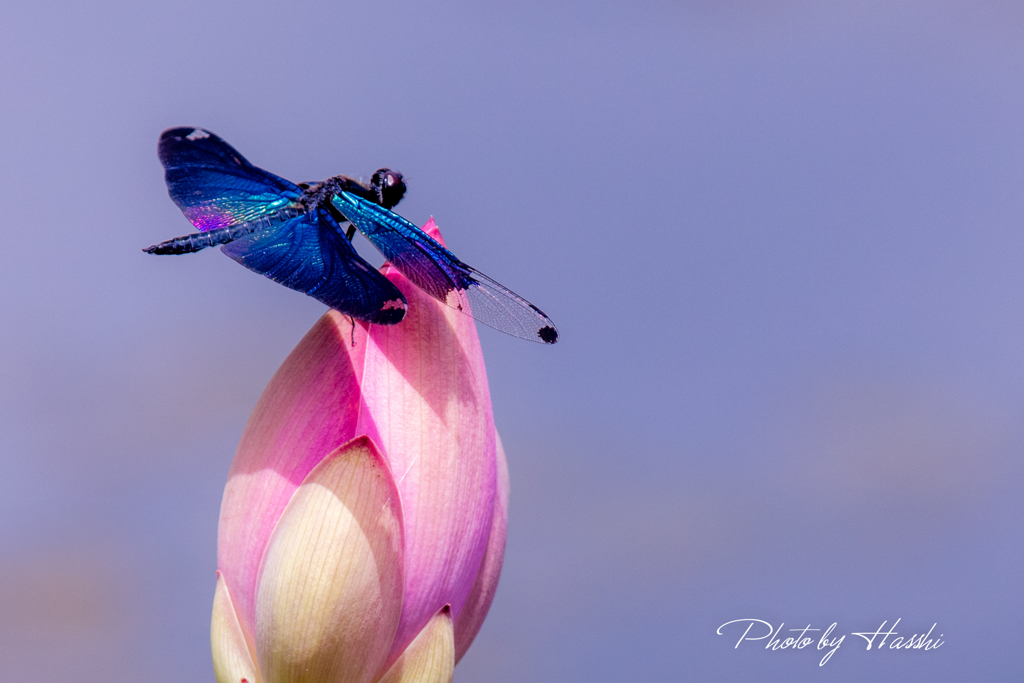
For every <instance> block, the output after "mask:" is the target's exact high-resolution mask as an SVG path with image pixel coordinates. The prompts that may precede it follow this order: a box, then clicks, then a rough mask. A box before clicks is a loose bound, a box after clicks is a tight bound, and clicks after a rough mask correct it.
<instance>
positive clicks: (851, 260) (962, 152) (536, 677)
mask: <svg viewBox="0 0 1024 683" xmlns="http://www.w3.org/2000/svg"><path fill="white" fill-rule="evenodd" d="M3 14H4V18H3V21H2V22H0V65H2V66H0V124H2V125H0V188H2V192H0V215H2V216H3V222H4V228H3V240H2V243H0V244H2V247H0V254H2V256H3V259H2V260H3V264H4V265H3V267H2V268H0V320H2V321H3V322H2V324H0V468H2V475H0V671H3V672H4V673H3V677H4V678H5V679H8V680H12V681H13V680H17V681H21V682H23V683H36V682H50V681H65V680H72V679H73V680H77V681H103V682H105V683H122V682H124V683H129V682H131V683H134V682H136V681H140V680H145V681H147V683H180V682H181V681H212V680H213V675H212V666H211V663H210V652H209V620H210V610H211V606H212V597H213V590H214V583H215V577H214V570H215V568H216V559H215V558H216V525H217V516H218V509H219V505H220V498H221V491H222V487H223V485H224V481H225V477H226V474H227V471H228V466H229V463H230V460H231V457H232V454H233V452H234V448H235V444H236V443H237V440H238V437H239V435H240V434H241V431H242V427H243V425H244V423H245V420H246V418H247V417H248V414H249V412H250V411H251V410H252V407H253V406H254V404H255V402H256V399H257V397H258V396H259V394H260V392H261V391H262V389H263V387H264V386H265V384H266V382H267V381H268V380H269V379H270V377H271V375H272V374H273V373H274V371H275V370H276V368H277V367H278V365H279V364H280V363H281V361H282V360H283V359H284V358H285V356H286V355H287V353H288V352H289V351H290V349H291V348H292V347H293V346H294V345H295V344H296V343H297V342H298V340H299V339H300V338H301V337H302V335H303V334H304V333H305V331H306V330H307V329H308V328H309V327H310V326H311V325H312V324H313V323H314V321H315V320H316V319H317V318H318V317H319V316H320V315H321V313H322V312H323V310H324V306H322V305H321V304H320V303H318V302H316V301H315V300H313V299H310V298H307V297H303V296H301V295H299V294H297V293H295V292H292V291H290V290H287V289H285V288H283V287H280V286H279V285H276V284H274V283H272V282H270V281H269V280H266V279H264V278H260V277H257V276H255V275H253V274H252V273H249V272H248V271H246V270H244V269H242V268H239V267H238V266H237V265H235V264H234V263H232V262H231V261H230V260H228V259H226V258H224V257H223V256H222V255H221V254H218V253H217V252H216V251H213V250H210V252H209V253H207V252H204V253H201V254H198V255H195V256H192V257H189V258H174V259H171V258H167V259H163V258H155V257H152V256H149V255H146V254H143V253H142V252H141V251H140V249H141V248H142V247H145V246H147V245H150V244H153V243H155V242H158V241H161V240H164V239H168V238H170V237H173V236H177V235H181V234H184V233H186V232H189V228H190V226H189V225H188V223H187V221H186V220H185V219H184V217H183V216H182V215H181V213H180V212H179V210H178V209H177V208H176V207H175V206H174V204H173V203H172V202H171V201H170V200H169V199H168V197H167V193H166V187H165V185H164V182H163V170H162V168H161V166H160V164H159V162H158V160H157V157H156V142H157V137H158V136H159V134H160V132H161V131H162V130H163V129H165V128H168V127H172V126H181V125H192V126H202V127H205V128H209V129H210V130H213V131H215V132H216V133H218V134H219V135H221V136H222V137H224V138H225V139H226V140H228V141H229V142H230V143H231V144H233V145H234V146H236V147H237V148H238V149H239V150H240V151H241V152H242V153H243V154H245V155H246V156H247V157H248V159H249V160H250V161H252V162H253V163H255V164H257V165H258V166H261V167H264V168H267V169H269V170H271V171H273V172H275V173H277V174H279V175H282V176H284V177H286V178H289V179H292V180H295V181H303V180H319V179H322V178H324V177H327V176H330V175H334V174H338V173H345V174H349V175H363V176H367V175H368V174H370V173H371V172H372V171H373V170H374V169H376V168H378V167H380V166H389V167H392V168H395V169H398V170H400V171H402V172H403V173H405V175H406V179H407V181H408V184H409V188H410V189H409V193H408V195H407V198H406V199H405V200H404V201H403V203H402V204H401V206H400V207H399V208H400V211H401V213H402V214H403V215H405V216H406V217H408V218H409V219H410V220H412V221H414V222H416V223H419V224H422V223H424V222H425V221H426V220H427V218H429V217H430V216H431V215H433V216H434V217H435V218H436V220H437V222H438V224H439V225H440V226H441V228H442V229H443V231H444V235H445V237H446V239H447V242H448V244H449V246H450V247H451V248H452V249H453V251H455V253H457V254H458V255H459V256H460V258H462V259H463V260H465V261H467V262H468V263H471V264H473V265H474V266H476V267H477V268H479V269H480V270H482V271H483V272H486V273H487V274H488V275H490V276H492V277H494V278H495V279H497V280H498V281H500V282H502V283H505V284H507V285H509V286H510V287H512V288H513V289H514V290H516V291H517V292H519V293H521V294H522V295H524V296H526V297H527V298H528V299H530V300H531V301H533V302H534V303H536V304H537V305H538V306H540V307H541V308H543V309H544V310H545V311H546V312H547V313H548V314H550V315H551V317H552V318H553V319H554V320H555V321H556V322H557V324H558V326H559V330H560V332H561V340H560V342H559V343H558V344H557V345H556V346H554V347H545V346H542V345H537V344H529V343H525V342H522V341H519V340H516V339H513V338H510V337H505V336H503V335H501V334H499V333H496V332H493V331H491V330H490V329H488V328H485V327H481V328H480V334H481V338H482V341H483V345H484V351H485V354H486V358H487V364H488V372H489V377H490V384H491V394H492V398H493V402H494V411H495V421H496V423H497V425H498V428H499V430H500V432H501V435H502V438H503V441H504V444H505V448H506V451H507V453H508V458H509V464H510V469H511V477H512V499H511V510H510V517H511V519H510V529H509V537H508V552H507V555H506V561H505V569H504V573H503V575H502V579H501V584H500V586H499V589H498V593H497V597H496V599H495V601H494V604H493V606H492V608H491V612H490V615H489V617H488V620H487V622H486V623H485V625H484V627H483V630H482V631H481V632H480V635H479V637H478V638H477V640H476V642H475V643H474V645H473V647H472V648H471V649H470V651H469V654H468V655H467V656H466V658H465V659H464V660H463V662H462V663H461V664H460V665H459V668H458V669H457V671H456V679H457V680H458V681H461V682H462V683H472V682H477V681H479V682H485V681H486V682H490V683H506V682H508V683H511V682H513V681H515V682H517V683H518V682H522V681H558V682H560V683H574V682H576V681H579V682H583V681H586V682H588V683H593V682H605V681H608V682H612V681H615V682H617V681H632V680H661V681H674V680H678V681H745V680H751V681H753V680H757V681H787V682H791V681H851V682H852V681H864V680H872V681H906V680H932V681H946V680H948V681H953V680H969V679H970V680H985V681H993V682H997V681H1020V680H1022V679H1024V655H1022V654H1021V648H1020V624H1019V618H1020V615H1021V612H1022V607H1024V600H1022V597H1024V592H1022V590H1021V582H1020V580H1021V567H1022V566H1024V536H1022V534H1021V526H1022V520H1024V497H1022V496H1021V489H1022V485H1024V467H1022V464H1021V456H1022V454H1024V346H1022V338H1024V229H1022V226H1024V191H1022V189H1024V78H1022V74H1024V9H1022V6H1021V4H1020V3H1016V2H1010V1H1005V2H987V1H983V0H972V1H963V2H952V1H950V2H943V1H933V2H923V1H921V2H908V1H902V0H879V1H870V0H867V1H865V0H850V1H845V2H844V1H837V2H829V3H819V2H810V1H799V0H792V1H787V0H774V1H768V0H765V1H762V2H758V1H753V0H750V1H744V0H724V1H723V0H705V1H694V2H668V1H656V0H651V1H646V0H634V1H632V2H629V3H626V2H618V3H609V2H586V3H583V2H578V3H552V2H549V1H547V0H545V1H543V2H542V1H540V0H521V1H518V2H491V3H478V2H471V1H469V0H462V1H452V2H438V3H430V6H429V7H427V6H424V4H423V3H413V2H393V1H379V2H374V3H351V2H338V3H327V2H323V3H317V2H292V3H267V2H236V3H210V2H198V1H196V2H189V1H184V2H175V3H166V2H159V1H156V2H147V3H137V2H127V1H123V2H117V1H112V0H102V1H100V2H97V3H81V4H72V3H54V2H46V1H45V0H36V1H34V2H31V3H30V2H26V1H23V0H14V2H8V3H6V4H5V7H4V13H3ZM741 618H757V619H763V620H765V621H768V622H770V623H771V624H773V625H774V626H778V625H780V624H785V626H784V628H786V629H788V628H791V627H796V628H803V627H804V626H806V625H808V624H809V625H811V627H813V628H827V627H828V625H829V624H831V623H832V622H837V627H836V632H835V633H836V634H847V637H846V640H845V642H844V643H843V645H842V646H841V647H840V649H839V650H838V651H837V652H836V653H835V655H834V656H833V657H832V659H831V660H830V661H829V662H828V663H827V664H826V665H825V666H824V667H819V666H818V661H819V659H820V658H821V653H818V652H816V651H814V650H813V648H811V649H808V650H803V651H798V652H792V651H781V652H768V651H765V649H764V647H763V645H759V644H754V643H750V644H745V645H743V646H741V647H740V648H738V649H734V647H733V646H734V645H735V641H736V639H737V638H738V635H739V633H738V631H735V630H734V631H731V632H729V631H727V632H726V635H725V636H719V635H716V629H717V628H718V627H719V626H720V625H721V624H723V623H725V622H727V621H730V620H733V619H741ZM897 618H899V619H901V620H902V621H901V623H900V626H899V627H898V628H897V630H898V631H899V633H900V635H910V634H913V633H919V632H922V631H926V630H928V628H929V627H931V626H932V624H933V623H937V627H936V630H935V633H942V634H943V640H944V641H945V644H944V645H943V646H942V647H941V648H940V649H938V650H934V651H930V652H920V651H918V652H897V651H890V650H883V651H877V650H875V649H872V650H871V651H866V650H865V647H864V645H865V644H864V643H863V642H862V641H860V639H859V638H856V637H854V636H852V635H849V634H850V633H853V632H857V631H871V630H874V629H875V628H876V627H878V626H879V625H880V624H881V623H882V622H883V621H886V620H888V622H889V623H890V624H891V623H892V622H893V621H894V620H895V619H897Z"/></svg>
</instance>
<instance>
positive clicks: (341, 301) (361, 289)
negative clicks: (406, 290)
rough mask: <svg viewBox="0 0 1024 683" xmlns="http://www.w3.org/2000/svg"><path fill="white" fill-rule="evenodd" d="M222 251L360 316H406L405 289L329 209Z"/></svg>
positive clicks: (388, 319)
mask: <svg viewBox="0 0 1024 683" xmlns="http://www.w3.org/2000/svg"><path fill="white" fill-rule="evenodd" d="M221 251H223V252H224V253H225V254H227V255H228V256H230V257H231V258H233V259H234V260H236V261H238V262H239V263H241V264H242V265H243V266H245V267H246V268H249V269H250V270H254V271H256V272H257V273H260V274H261V275H266V276H267V277H268V278H270V279H271V280H273V281H274V282H279V283H281V284H282V285H284V286H285V287H290V288H291V289H294V290H297V291H299V292H302V293H304V294H308V295H309V296H311V297H313V298H314V299H317V300H319V301H322V302H323V303H325V304H327V305H328V306H330V307H331V308H333V309H335V310H338V311H341V312H342V313H345V314H346V315H351V316H353V317H355V318H359V319H360V320H366V321H367V322H371V323H376V324H378V325H393V324H395V323H397V322H399V321H400V320H401V319H402V317H403V316H405V310H406V300H405V296H404V295H403V294H402V292H401V291H399V289H398V287H396V286H395V285H394V284H392V282H391V281H390V280H388V279H387V278H386V277H384V276H383V275H381V274H380V273H379V272H378V271H377V270H376V269H374V268H373V266H371V265H370V264H369V263H367V262H366V261H364V260H363V259H362V258H360V256H359V254H357V253H356V251H355V249H353V248H352V243H351V242H349V241H348V239H347V238H346V237H345V236H344V235H343V234H342V233H341V230H340V228H339V226H338V223H337V222H336V221H335V220H334V219H333V218H332V217H331V216H330V214H328V213H327V211H325V210H323V209H312V210H311V211H309V212H308V213H306V214H303V215H301V216H299V217H297V218H292V219H291V220H288V221H286V222H284V223H281V224H279V225H275V226H271V227H269V228H264V229H263V230H260V231H258V232H254V233H252V234H250V235H246V236H244V237H241V238H239V239H236V240H235V241H233V242H231V243H229V244H225V245H224V246H223V247H221Z"/></svg>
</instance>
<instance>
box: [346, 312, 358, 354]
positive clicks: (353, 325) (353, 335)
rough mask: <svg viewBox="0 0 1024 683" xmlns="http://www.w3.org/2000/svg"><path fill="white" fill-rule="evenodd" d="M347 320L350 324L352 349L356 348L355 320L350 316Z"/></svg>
mask: <svg viewBox="0 0 1024 683" xmlns="http://www.w3.org/2000/svg"><path fill="white" fill-rule="evenodd" d="M348 320H349V322H350V323H352V348H355V346H356V319H355V318H353V317H352V316H348Z"/></svg>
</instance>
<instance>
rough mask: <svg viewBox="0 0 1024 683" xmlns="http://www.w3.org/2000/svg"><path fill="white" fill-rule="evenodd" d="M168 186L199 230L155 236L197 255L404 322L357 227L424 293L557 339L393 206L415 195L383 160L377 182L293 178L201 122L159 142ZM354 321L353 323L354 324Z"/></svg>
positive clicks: (486, 319) (528, 307)
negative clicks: (210, 251)
mask: <svg viewBox="0 0 1024 683" xmlns="http://www.w3.org/2000/svg"><path fill="white" fill-rule="evenodd" d="M157 153H158V155H159V157H160V161H161V163H162V164H163V166H164V170H165V180H166V181H167V191H168V194H170V196H171V199H172V200H173V201H174V203H175V204H177V205H178V208H180V209H181V211H182V213H184V214H185V217H186V218H187V219H188V220H189V221H190V222H191V223H192V225H193V226H195V227H196V228H198V230H199V232H195V233H191V234H188V235H184V236H182V237H175V238H174V239H171V240H167V241H165V242H161V243H159V244H155V245H153V246H151V247H147V248H146V249H144V250H143V251H145V252H147V253H150V254H159V255H165V254H189V253H193V252H197V251H200V250H202V249H205V248H207V247H212V246H218V245H220V247H221V251H223V252H224V253H225V254H227V255H228V256H229V257H231V258H232V259H234V260H235V261H237V262H238V263H240V264H242V265H243V266H245V267H246V268H248V269H250V270H253V271H255V272H257V273H260V274H261V275H265V276H266V277H268V278H270V279H271V280H273V281H275V282H278V283H280V284H282V285H284V286H286V287H289V288H291V289H294V290H296V291H299V292H302V293H304V294H308V295H309V296H311V297H313V298H315V299H317V300H319V301H321V302H323V303H325V304H327V305H328V306H330V307H331V308H333V309H335V310H337V311H340V312H341V313H344V314H345V315H348V316H350V317H352V318H353V319H359V320H364V321H366V322H369V323H374V324H377V325H394V324H397V323H399V322H401V320H402V318H403V317H405V313H406V310H407V309H408V301H407V300H406V298H405V295H404V294H402V292H401V291H400V290H399V289H398V287H396V286H395V285H394V283H392V282H391V281H390V280H388V279H387V278H386V277H385V276H384V275H383V274H381V273H380V271H378V270H377V269H376V268H374V267H373V266H371V265H370V264H369V263H367V262H366V261H365V260H364V259H363V258H362V257H361V256H359V254H358V253H357V252H356V250H355V248H354V247H353V245H352V238H353V237H354V235H355V231H356V230H359V232H361V233H362V234H363V235H364V236H365V237H366V238H367V239H368V240H369V241H370V243H371V244H373V246H374V247H376V248H377V250H378V251H380V252H381V254H383V255H384V258H386V259H387V260H388V261H389V262H390V263H391V264H392V265H393V266H394V267H395V268H397V269H398V271H399V272H400V273H402V275H404V276H405V277H406V278H407V279H408V280H409V281H410V282H412V283H413V284H414V285H416V286H417V287H419V288H420V289H421V290H423V291H424V292H425V293H427V294H428V295H430V296H431V297H433V298H435V299H437V300H438V301H440V302H442V303H444V304H445V305H447V306H450V307H452V308H455V309H457V310H460V311H462V312H463V313H468V314H469V315H471V316H473V317H474V318H476V319H477V320H478V321H480V322H481V323H483V324H485V325H488V326H489V327H493V328H494V329H496V330H499V331H501V332H504V333H506V334H510V335H512V336H514V337H519V338H521V339H527V340H530V341H536V342H543V343H546V344H554V343H555V342H556V341H558V330H557V328H556V327H555V324H554V323H553V322H552V321H551V318H549V317H548V316H547V315H545V314H544V312H543V311H541V310H540V309H539V308H537V307H536V306H534V305H533V304H531V303H530V302H529V301H527V300H526V299H524V298H523V297H521V296H519V295H518V294H516V293H515V292H513V291H512V290H510V289H508V288H507V287H505V286H504V285H501V284H499V283H498V282H496V281H495V280H493V279H491V278H490V277H488V276H486V275H484V274H483V273H481V272H480V271H479V270H477V269H475V268H473V267H471V266H469V265H467V264H466V263H464V262H462V261H460V260H459V259H458V258H457V257H456V256H455V254H453V253H452V252H451V251H449V250H448V249H447V248H446V247H444V246H443V245H442V244H440V243H439V242H438V241H437V240H435V239H434V238H432V237H431V236H430V235H428V234H427V233H425V232H423V231H422V230H420V229H419V228H418V227H416V226H415V225H414V224H413V223H411V222H409V221H408V220H406V219H405V218H403V217H402V216H399V215H398V214H397V213H394V212H393V211H392V210H391V209H392V208H394V207H395V206H396V205H397V204H398V203H399V202H400V201H401V200H402V197H403V196H404V195H405V191H406V185H405V181H404V179H403V177H402V174H401V173H398V172H397V171H392V170H391V169H388V168H381V169H378V170H377V171H376V172H374V174H373V175H372V176H371V178H370V181H369V183H364V182H361V181H358V180H355V179H353V178H350V177H348V176H343V175H338V176H334V177H332V178H328V179H327V180H323V181H321V182H317V183H293V182H291V181H290V180H285V179H284V178H282V177H280V176H277V175H274V174H273V173H270V172H269V171H265V170H263V169H262V168H259V167H257V166H254V165H252V164H251V163H249V162H248V161H247V160H246V159H245V157H243V156H242V155H241V154H239V153H238V151H237V150H236V149H235V148H234V147H232V146H231V145H229V144H228V143H226V142H225V141H224V140H222V139H221V138H219V137H218V136H217V135H215V134H213V133H211V132H210V131H208V130H205V129H203V128H190V127H184V128H170V129H168V130H165V131H164V132H163V133H162V134H161V135H160V142H159V145H158V148H157ZM353 324H354V323H353Z"/></svg>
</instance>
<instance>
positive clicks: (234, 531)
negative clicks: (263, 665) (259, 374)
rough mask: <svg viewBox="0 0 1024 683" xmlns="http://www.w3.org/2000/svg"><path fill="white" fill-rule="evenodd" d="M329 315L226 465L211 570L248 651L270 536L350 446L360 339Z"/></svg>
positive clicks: (263, 402) (271, 388)
mask: <svg viewBox="0 0 1024 683" xmlns="http://www.w3.org/2000/svg"><path fill="white" fill-rule="evenodd" d="M351 333H352V327H351V324H350V323H349V321H348V319H347V318H345V317H344V316H342V315H341V314H340V313H337V312H336V311H329V312H328V313H327V314H325V315H324V316H323V317H322V318H320V320H319V321H317V323H316V325H314V326H313V328H312V329H311V330H310V331H309V332H308V333H307V334H306V336H305V337H304V338H303V339H302V341H300V342H299V344H298V346H296V347H295V350H293V351H292V352H291V354H290V355H289V356H288V358H287V359H286V360H285V361H284V363H283V364H282V365H281V367H280V369H279V370H278V371H277V373H276V374H275V375H274V377H273V379H271V380H270V384H268V385H267V388H266V390H264V392H263V395H262V396H261V397H260V400H259V402H258V403H257V404H256V408H255V409H254V410H253V413H252V416H251V417H250V418H249V422H248V423H247V424H246V426H245V431H244V432H243V433H242V439H241V442H240V443H239V445H238V450H237V452H236V453H235V459H234V461H233V462H232V463H231V472H230V473H229V475H228V484H227V487H226V488H225V489H224V499H223V501H222V503H221V512H220V528H219V538H218V548H217V562H218V567H219V568H220V570H221V572H222V573H223V576H224V578H225V580H226V581H227V585H228V587H229V588H230V592H231V597H232V599H233V601H234V605H235V610H236V612H237V614H238V619H239V622H240V623H241V627H242V631H243V633H245V636H246V639H247V641H248V642H249V644H250V646H252V637H253V626H254V624H255V602H254V600H255V592H256V574H257V572H258V570H259V563H260V560H261V558H262V557H263V550H264V548H265V547H266V545H267V541H268V540H269V538H270V533H271V531H272V530H273V528H274V525H275V524H276V523H277V520H278V518H279V517H280V516H281V512H282V511H283V510H284V507H285V505H287V504H288V501H289V499H291V497H292V494H293V493H294V492H295V489H296V488H298V486H299V484H300V483H301V482H302V480H303V479H305V477H306V475H307V474H309V472H310V471H311V470H312V469H313V467H315V466H316V464H317V463H319V462H320V461H321V460H322V459H324V458H325V457H326V456H327V454H328V453H330V452H331V451H333V450H334V449H335V448H337V447H338V446H340V445H341V444H343V443H345V442H346V441H348V440H350V439H352V438H353V437H354V436H355V435H356V433H355V424H356V418H357V415H358V407H359V385H358V379H359V377H358V375H357V374H356V368H359V369H361V368H362V353H363V351H364V350H365V349H366V342H365V338H366V332H365V330H364V328H363V327H362V326H361V325H357V326H356V330H355V334H356V346H355V347H354V348H353V347H352V341H351Z"/></svg>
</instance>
